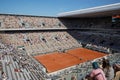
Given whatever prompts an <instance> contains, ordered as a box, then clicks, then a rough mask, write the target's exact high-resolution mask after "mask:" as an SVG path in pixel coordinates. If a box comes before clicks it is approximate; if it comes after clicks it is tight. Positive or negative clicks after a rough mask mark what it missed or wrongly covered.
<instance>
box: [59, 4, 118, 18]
mask: <svg viewBox="0 0 120 80" xmlns="http://www.w3.org/2000/svg"><path fill="white" fill-rule="evenodd" d="M117 14H120V3H115V4H109V5H104V6H98V7H92V8H87V9H81V10H75V11H70V12H63V13H60V14H58V17H67V18H76V17H77V18H82V17H106V16H113V15H117Z"/></svg>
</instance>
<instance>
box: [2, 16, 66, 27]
mask: <svg viewBox="0 0 120 80" xmlns="http://www.w3.org/2000/svg"><path fill="white" fill-rule="evenodd" d="M0 28H1V29H22V28H23V29H25V28H40V29H42V28H43V29H44V28H65V26H64V25H63V24H62V23H61V22H60V21H59V19H58V18H55V17H35V16H17V15H0Z"/></svg>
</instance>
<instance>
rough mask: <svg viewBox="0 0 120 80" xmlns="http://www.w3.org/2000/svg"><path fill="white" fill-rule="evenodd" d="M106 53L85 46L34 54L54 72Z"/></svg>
mask: <svg viewBox="0 0 120 80" xmlns="http://www.w3.org/2000/svg"><path fill="white" fill-rule="evenodd" d="M105 55H106V54H104V53H101V52H97V51H92V50H89V49H85V48H77V49H72V50H68V51H66V52H65V53H58V52H55V53H51V54H45V55H39V56H34V57H35V59H37V60H38V61H39V62H40V63H42V64H43V65H44V66H45V67H46V69H47V71H48V73H50V72H54V71H57V70H60V69H64V68H67V67H70V66H74V65H77V64H80V63H82V62H86V61H88V60H93V59H95V58H99V57H103V56H105Z"/></svg>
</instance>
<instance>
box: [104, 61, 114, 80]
mask: <svg viewBox="0 0 120 80" xmlns="http://www.w3.org/2000/svg"><path fill="white" fill-rule="evenodd" d="M103 71H104V73H105V76H106V78H107V80H112V79H113V78H114V69H113V67H112V66H111V65H110V62H109V60H106V61H105V66H104V68H103Z"/></svg>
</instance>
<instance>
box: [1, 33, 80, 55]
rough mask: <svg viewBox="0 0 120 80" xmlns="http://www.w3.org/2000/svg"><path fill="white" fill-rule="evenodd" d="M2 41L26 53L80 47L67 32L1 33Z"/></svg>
mask: <svg viewBox="0 0 120 80" xmlns="http://www.w3.org/2000/svg"><path fill="white" fill-rule="evenodd" d="M1 36H2V38H3V42H4V43H6V44H9V45H12V46H14V47H15V48H22V49H24V50H26V52H27V53H29V54H31V55H34V54H42V53H50V52H54V51H59V50H60V49H61V50H67V49H71V48H76V47H81V45H80V44H79V43H78V42H77V41H76V40H75V39H74V38H73V37H72V36H71V35H69V34H68V33H67V32H65V31H64V32H30V33H15V34H14V33H3V34H2V35H1Z"/></svg>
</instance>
